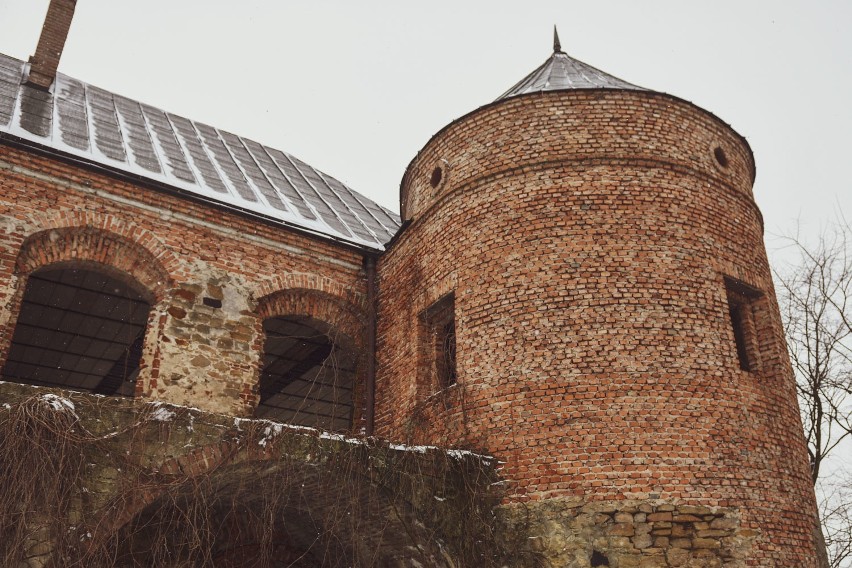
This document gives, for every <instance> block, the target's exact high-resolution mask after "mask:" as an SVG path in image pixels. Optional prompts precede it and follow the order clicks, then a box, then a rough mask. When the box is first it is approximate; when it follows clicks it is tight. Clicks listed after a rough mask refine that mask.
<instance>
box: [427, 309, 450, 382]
mask: <svg viewBox="0 0 852 568" xmlns="http://www.w3.org/2000/svg"><path fill="white" fill-rule="evenodd" d="M455 312H456V309H455V296H454V295H453V294H449V295H447V296H444V297H443V298H441V299H440V300H438V301H437V302H435V303H434V304H433V305H432V307H430V308H429V309H428V310H426V313H425V320H426V325H427V341H428V342H429V345H428V347H430V351H431V352H432V354H433V355H432V360H433V361H434V369H435V376H436V378H437V383H438V384H437V386H438V388H441V389H443V388H447V387H448V386H451V385H454V384H456V381H457V380H458V376H457V373H456V314H455Z"/></svg>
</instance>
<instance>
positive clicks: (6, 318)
mask: <svg viewBox="0 0 852 568" xmlns="http://www.w3.org/2000/svg"><path fill="white" fill-rule="evenodd" d="M59 262H62V263H66V264H67V263H72V264H73V263H79V262H88V263H92V262H93V263H97V264H100V265H103V266H107V267H110V268H111V269H112V270H115V271H119V272H121V273H122V274H125V275H126V276H127V277H128V278H132V279H134V280H135V281H137V282H138V283H139V284H141V285H142V287H144V288H145V289H147V290H148V292H150V294H151V296H152V297H153V298H154V307H153V309H152V312H151V316H150V319H149V326H148V331H147V333H146V337H145V347H144V352H143V358H142V372H141V374H140V379H139V381H138V383H137V394H138V395H140V396H146V397H150V398H155V399H162V400H166V401H169V402H173V403H178V404H188V405H191V406H197V407H200V408H202V409H205V410H212V411H217V412H224V413H228V414H236V415H246V414H250V413H251V411H252V409H253V407H254V406H255V405H256V403H257V400H256V394H255V392H256V391H255V389H256V383H257V377H258V365H259V357H260V351H261V350H262V346H263V338H262V326H261V320H262V318H263V317H265V316H266V315H268V314H265V313H264V314H261V313H260V312H259V311H258V301H259V300H261V299H263V298H270V297H273V296H275V294H276V293H281V291H287V293H288V297H289V298H291V299H292V300H293V301H292V302H290V304H289V305H290V308H291V309H293V310H299V309H302V308H304V309H305V310H307V309H308V308H307V307H306V306H311V305H313V303H316V302H313V303H312V300H311V299H310V298H312V297H314V296H316V297H319V298H322V302H321V304H322V305H323V312H322V313H318V314H315V313H304V314H302V313H294V314H292V315H312V316H318V317H325V318H326V319H327V323H330V324H332V325H333V324H335V323H337V322H338V321H340V322H346V325H347V326H348V327H349V328H351V329H346V330H341V331H343V333H353V331H352V329H354V328H355V325H356V323H357V322H358V321H363V320H364V316H363V298H364V297H365V294H366V288H365V285H366V284H365V279H364V274H363V270H362V268H361V267H362V257H361V255H360V254H359V253H358V252H356V251H353V250H351V249H348V248H344V247H342V246H339V245H335V244H333V243H331V242H327V241H323V240H320V239H316V238H312V237H308V236H303V235H300V234H298V233H295V232H293V231H290V230H287V229H282V228H280V227H274V226H271V225H267V224H265V223H263V222H260V221H257V220H253V219H249V218H246V217H243V216H240V215H235V214H232V213H229V212H225V211H218V210H215V209H212V208H210V207H209V206H204V205H201V204H196V203H193V202H191V201H189V200H187V199H183V198H179V197H175V196H173V195H168V194H166V193H162V192H159V191H155V190H153V189H150V188H145V187H140V186H137V185H134V184H131V183H127V182H124V181H119V180H117V179H114V178H111V177H108V176H106V175H102V174H99V173H96V172H94V171H91V170H88V169H84V168H81V167H76V166H71V165H68V164H64V163H61V162H59V161H56V160H52V159H49V158H45V157H40V156H38V155H35V154H31V153H28V152H25V151H21V150H17V149H14V148H12V147H9V146H0V365H2V363H3V361H4V360H5V357H6V353H7V352H8V346H9V342H10V340H11V336H12V332H13V330H14V325H15V321H16V317H17V310H18V307H19V305H20V299H21V296H22V294H23V290H24V287H25V285H26V278H27V275H28V274H29V273H30V272H32V271H33V270H36V269H38V268H40V267H41V266H45V265H50V264H55V263H59ZM204 297H212V298H214V299H216V300H220V301H221V302H222V307H221V308H216V307H211V306H208V305H204V303H203V298H204ZM265 305H268V302H266V304H265ZM335 309H338V310H339V314H335V313H334V310H335ZM279 311H280V310H279ZM276 315H289V314H279V313H276ZM359 339H360V338H359Z"/></svg>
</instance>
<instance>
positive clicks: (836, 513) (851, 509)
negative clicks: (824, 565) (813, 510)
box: [817, 472, 852, 568]
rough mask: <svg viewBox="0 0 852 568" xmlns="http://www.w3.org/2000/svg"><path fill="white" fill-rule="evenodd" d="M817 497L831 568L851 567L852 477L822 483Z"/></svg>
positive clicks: (846, 475)
mask: <svg viewBox="0 0 852 568" xmlns="http://www.w3.org/2000/svg"><path fill="white" fill-rule="evenodd" d="M817 498H818V501H819V516H820V521H821V523H822V532H823V536H824V538H825V548H826V552H827V554H828V558H829V568H844V567H847V566H849V561H850V560H852V475H850V474H849V473H848V472H847V473H846V474H845V475H842V474H841V475H839V476H838V477H837V479H835V480H829V481H825V480H821V481H820V483H819V484H818V487H817Z"/></svg>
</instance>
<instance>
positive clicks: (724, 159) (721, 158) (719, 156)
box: [713, 146, 728, 168]
mask: <svg viewBox="0 0 852 568" xmlns="http://www.w3.org/2000/svg"><path fill="white" fill-rule="evenodd" d="M713 156H714V157H715V158H716V162H717V163H718V164H719V165H720V166H722V167H723V168H727V167H728V156H727V154H725V151H724V150H722V148H721V147H720V146H716V148H715V149H714V150H713Z"/></svg>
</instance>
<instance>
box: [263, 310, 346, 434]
mask: <svg viewBox="0 0 852 568" xmlns="http://www.w3.org/2000/svg"><path fill="white" fill-rule="evenodd" d="M263 330H264V332H265V333H266V342H265V344H264V349H263V363H262V368H261V374H260V404H259V405H258V408H257V412H256V413H255V416H256V417H257V418H267V419H269V420H275V421H278V422H284V423H288V424H296V425H299V426H310V427H313V428H319V429H321V430H329V431H338V432H339V431H346V430H349V429H350V427H351V424H352V406H353V405H352V398H353V396H352V393H353V385H354V383H355V374H356V367H357V359H358V356H357V355H358V354H357V350H356V349H355V348H354V346H353V344H352V342H351V340H349V338H347V337H346V336H343V335H340V334H335V333H334V330H333V329H332V328H331V326H329V325H328V324H326V323H324V322H322V321H320V320H318V319H315V318H311V317H308V316H286V317H280V316H279V317H273V318H268V319H266V320H265V321H264V322H263Z"/></svg>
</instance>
